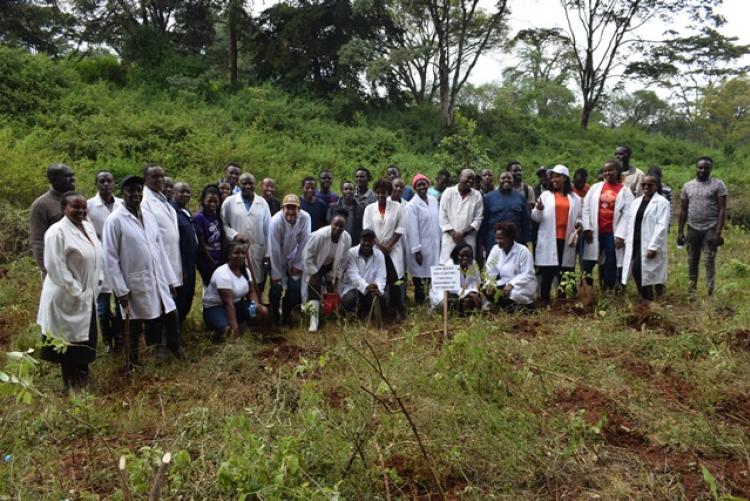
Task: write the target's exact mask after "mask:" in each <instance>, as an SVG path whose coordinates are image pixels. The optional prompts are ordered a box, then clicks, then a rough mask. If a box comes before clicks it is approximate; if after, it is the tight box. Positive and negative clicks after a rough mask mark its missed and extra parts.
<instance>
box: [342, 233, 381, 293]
mask: <svg viewBox="0 0 750 501" xmlns="http://www.w3.org/2000/svg"><path fill="white" fill-rule="evenodd" d="M385 277H386V269H385V256H384V255H383V253H382V252H381V251H380V249H378V248H377V247H375V248H373V249H372V256H370V257H369V258H368V259H365V258H364V257H362V256H360V255H359V245H357V246H356V247H352V248H351V249H349V259H348V261H347V265H346V273H345V274H344V283H343V284H342V286H341V294H342V295H343V294H346V293H347V292H349V291H350V290H352V289H357V290H358V291H359V293H360V294H364V293H365V292H366V291H367V286H368V285H370V284H376V285H377V286H378V290H379V291H380V294H385Z"/></svg>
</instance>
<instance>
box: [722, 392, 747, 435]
mask: <svg viewBox="0 0 750 501" xmlns="http://www.w3.org/2000/svg"><path fill="white" fill-rule="evenodd" d="M714 410H715V411H716V414H717V415H719V416H720V417H722V418H723V419H726V420H727V421H731V422H733V423H736V424H738V425H740V426H743V427H745V428H746V429H748V430H750V396H748V395H736V396H733V397H729V398H726V399H724V400H721V401H720V402H718V403H717V404H716V405H715V406H714Z"/></svg>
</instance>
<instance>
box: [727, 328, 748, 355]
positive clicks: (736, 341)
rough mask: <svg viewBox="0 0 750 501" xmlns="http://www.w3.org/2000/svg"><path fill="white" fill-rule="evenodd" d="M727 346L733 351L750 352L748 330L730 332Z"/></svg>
mask: <svg viewBox="0 0 750 501" xmlns="http://www.w3.org/2000/svg"><path fill="white" fill-rule="evenodd" d="M729 346H730V347H731V348H732V349H733V350H734V351H750V330H747V329H739V330H736V331H733V332H730V333H729Z"/></svg>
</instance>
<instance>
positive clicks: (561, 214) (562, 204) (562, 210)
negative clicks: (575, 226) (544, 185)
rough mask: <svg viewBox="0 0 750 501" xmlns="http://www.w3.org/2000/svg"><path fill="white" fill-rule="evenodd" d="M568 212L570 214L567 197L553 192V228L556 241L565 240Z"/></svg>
mask: <svg viewBox="0 0 750 501" xmlns="http://www.w3.org/2000/svg"><path fill="white" fill-rule="evenodd" d="M568 212H570V200H568V197H567V196H565V195H563V194H562V193H560V192H559V191H556V192H555V227H556V229H557V231H556V238H557V239H558V240H565V238H566V237H567V234H568Z"/></svg>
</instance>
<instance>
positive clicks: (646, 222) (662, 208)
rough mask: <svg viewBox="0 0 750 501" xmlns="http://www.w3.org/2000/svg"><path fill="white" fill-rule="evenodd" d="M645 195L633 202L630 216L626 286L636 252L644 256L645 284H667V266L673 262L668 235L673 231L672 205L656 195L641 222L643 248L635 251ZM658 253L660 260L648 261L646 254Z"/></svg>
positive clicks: (624, 279)
mask: <svg viewBox="0 0 750 501" xmlns="http://www.w3.org/2000/svg"><path fill="white" fill-rule="evenodd" d="M642 201H643V196H642V195H641V196H640V197H638V198H636V199H635V200H633V203H632V204H630V210H628V214H627V218H628V220H627V232H626V234H625V235H626V236H625V261H624V262H623V266H622V283H623V284H626V283H627V281H628V279H629V278H630V276H631V275H632V273H633V270H632V260H633V252H639V253H640V256H641V285H657V284H664V283H667V265H668V261H669V259H668V258H669V247H668V246H667V233H668V232H669V202H668V201H667V199H666V198H664V197H663V196H661V195H659V194H658V193H654V196H653V198H651V202H649V204H648V206H647V207H646V210H645V211H644V213H643V221H642V222H641V248H640V249H638V250H635V249H633V236H634V235H635V215H636V213H637V212H638V208H639V207H640V206H641V202H642ZM649 250H653V251H656V257H655V258H653V259H646V251H649Z"/></svg>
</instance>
